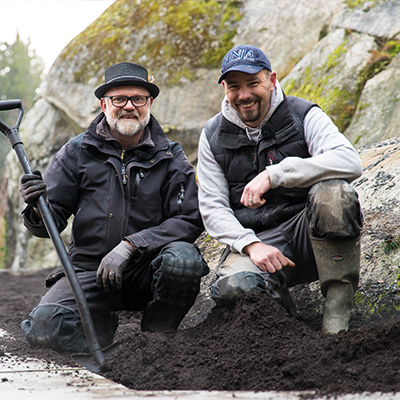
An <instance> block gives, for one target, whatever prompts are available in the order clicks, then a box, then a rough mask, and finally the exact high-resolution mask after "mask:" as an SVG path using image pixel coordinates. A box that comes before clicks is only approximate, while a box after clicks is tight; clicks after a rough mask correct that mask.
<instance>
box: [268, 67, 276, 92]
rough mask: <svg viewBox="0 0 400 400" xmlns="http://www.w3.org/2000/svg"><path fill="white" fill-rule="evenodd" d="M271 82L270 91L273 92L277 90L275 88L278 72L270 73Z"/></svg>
mask: <svg viewBox="0 0 400 400" xmlns="http://www.w3.org/2000/svg"><path fill="white" fill-rule="evenodd" d="M269 80H270V82H271V88H270V90H271V92H272V91H273V90H274V89H275V86H276V72H275V71H273V72H271V73H270V76H269Z"/></svg>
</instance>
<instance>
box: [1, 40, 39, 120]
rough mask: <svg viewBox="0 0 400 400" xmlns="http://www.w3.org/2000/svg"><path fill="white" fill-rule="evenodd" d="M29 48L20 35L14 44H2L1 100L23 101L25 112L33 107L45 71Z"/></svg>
mask: <svg viewBox="0 0 400 400" xmlns="http://www.w3.org/2000/svg"><path fill="white" fill-rule="evenodd" d="M29 47H30V41H29V40H28V41H27V42H26V43H24V42H23V41H22V40H21V38H20V36H19V34H18V33H17V37H16V39H15V42H14V43H7V42H0V99H1V100H6V99H21V100H22V103H23V106H24V110H25V111H27V110H29V109H30V108H31V107H32V105H33V101H34V98H35V96H36V90H37V88H38V87H39V86H40V83H41V79H42V73H43V70H44V64H43V60H42V59H41V58H40V57H38V56H37V55H36V52H35V51H34V50H31V49H30V48H29ZM2 119H4V118H2Z"/></svg>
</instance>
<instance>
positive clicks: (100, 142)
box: [85, 112, 169, 154]
mask: <svg viewBox="0 0 400 400" xmlns="http://www.w3.org/2000/svg"><path fill="white" fill-rule="evenodd" d="M85 142H86V143H88V144H91V145H94V146H96V147H101V148H108V147H114V148H115V147H117V148H120V147H121V146H120V144H119V143H118V141H117V140H116V139H115V138H114V137H113V136H112V135H111V132H110V128H109V126H108V124H107V122H106V119H105V115H104V113H103V112H101V113H100V114H99V115H98V116H97V117H96V118H95V119H94V120H93V121H92V123H91V124H90V125H89V127H88V128H87V130H86V134H85ZM168 146H169V141H168V138H167V137H166V135H165V133H164V131H163V130H162V128H161V126H160V124H159V123H158V121H157V120H156V119H155V118H154V116H153V115H151V116H150V121H149V123H148V124H147V126H146V128H145V132H144V135H143V136H142V138H141V140H140V142H139V143H138V144H137V145H136V146H133V147H131V148H129V149H127V150H128V151H129V150H138V149H140V150H141V151H143V152H148V153H151V154H154V153H155V152H157V151H158V150H160V149H164V148H167V147H168Z"/></svg>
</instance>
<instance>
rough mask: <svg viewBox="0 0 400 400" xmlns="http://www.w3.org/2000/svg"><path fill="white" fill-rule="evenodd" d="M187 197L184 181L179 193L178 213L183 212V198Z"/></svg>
mask: <svg viewBox="0 0 400 400" xmlns="http://www.w3.org/2000/svg"><path fill="white" fill-rule="evenodd" d="M184 199H185V187H184V186H183V183H181V186H180V188H179V193H178V213H179V214H182V212H183V200H184Z"/></svg>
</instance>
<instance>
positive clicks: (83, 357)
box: [72, 342, 122, 373]
mask: <svg viewBox="0 0 400 400" xmlns="http://www.w3.org/2000/svg"><path fill="white" fill-rule="evenodd" d="M121 348H122V343H119V342H115V343H112V344H111V345H110V346H108V347H106V348H105V349H103V350H102V352H103V355H104V357H107V356H108V355H110V354H111V353H113V352H114V351H116V350H119V349H121ZM72 359H73V360H74V361H75V362H76V363H77V364H79V365H82V367H84V368H86V369H87V370H89V371H91V372H95V373H98V372H99V371H100V367H101V365H102V362H99V361H97V360H96V359H95V357H93V354H91V353H75V354H72Z"/></svg>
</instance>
